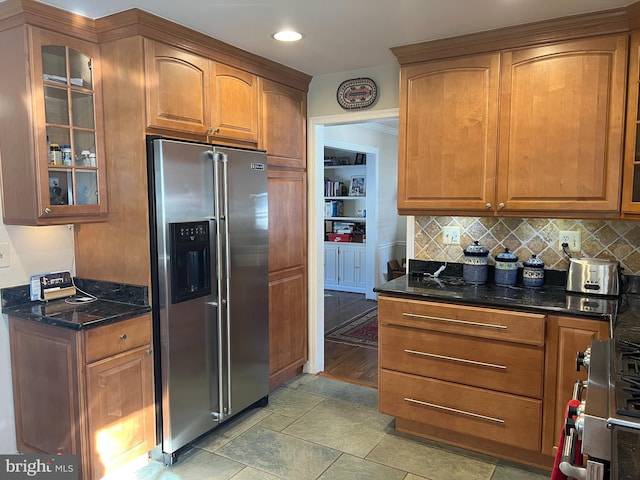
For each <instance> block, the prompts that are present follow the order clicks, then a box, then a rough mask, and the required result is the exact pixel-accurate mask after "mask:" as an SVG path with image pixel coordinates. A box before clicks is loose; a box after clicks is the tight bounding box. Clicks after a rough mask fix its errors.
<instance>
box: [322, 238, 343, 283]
mask: <svg viewBox="0 0 640 480" xmlns="http://www.w3.org/2000/svg"><path fill="white" fill-rule="evenodd" d="M338 251H339V247H338V245H335V244H326V245H325V246H324V285H325V287H326V286H327V285H337V284H338V283H339V276H338V274H339V271H340V269H339V267H338Z"/></svg>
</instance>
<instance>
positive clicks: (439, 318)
mask: <svg viewBox="0 0 640 480" xmlns="http://www.w3.org/2000/svg"><path fill="white" fill-rule="evenodd" d="M402 315H404V316H405V317H415V318H424V319H425V320H437V321H439V322H447V323H459V324H462V325H471V326H474V327H488V328H499V329H502V330H506V329H507V326H506V325H499V324H495V323H482V322H470V321H468V320H454V319H453V318H443V317H432V316H431V315H418V314H417V313H403V314H402Z"/></svg>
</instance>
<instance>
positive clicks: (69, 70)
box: [0, 25, 107, 225]
mask: <svg viewBox="0 0 640 480" xmlns="http://www.w3.org/2000/svg"><path fill="white" fill-rule="evenodd" d="M0 44H2V45H3V48H2V49H0V50H1V51H0V63H1V64H2V65H3V68H4V69H5V70H6V71H7V72H9V71H10V72H12V73H11V75H2V78H1V79H0V90H1V91H2V92H3V102H4V105H3V110H4V111H6V112H11V115H10V116H6V115H5V116H3V117H2V118H0V154H1V156H2V204H3V214H4V223H5V224H16V225H52V224H66V223H79V222H85V221H92V222H95V221H98V220H103V219H104V218H105V216H106V214H107V195H106V173H105V169H104V165H105V163H106V162H105V155H104V146H103V145H104V142H103V119H102V95H101V86H100V50H99V47H98V45H96V44H94V43H91V42H88V41H83V40H79V39H77V38H73V37H69V36H66V35H60V34H58V33H53V32H49V31H47V30H42V29H40V28H36V27H32V26H29V25H20V26H17V27H13V28H9V29H6V30H3V31H2V32H0ZM25 58H26V59H27V60H26V63H25Z"/></svg>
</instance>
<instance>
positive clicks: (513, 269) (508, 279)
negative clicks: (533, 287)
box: [494, 248, 518, 285]
mask: <svg viewBox="0 0 640 480" xmlns="http://www.w3.org/2000/svg"><path fill="white" fill-rule="evenodd" d="M517 277H518V257H516V256H515V255H514V254H513V253H511V252H510V251H509V249H508V248H505V249H504V252H501V253H499V254H498V255H496V270H495V279H494V281H495V283H496V285H515V284H516V280H517Z"/></svg>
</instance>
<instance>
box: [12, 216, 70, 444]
mask: <svg viewBox="0 0 640 480" xmlns="http://www.w3.org/2000/svg"><path fill="white" fill-rule="evenodd" d="M0 206H1V205H0ZM0 243H8V244H9V263H10V264H9V266H8V267H5V268H0V288H4V287H13V286H17V285H25V284H28V283H29V277H30V276H31V275H32V274H35V273H43V272H52V271H59V270H70V271H71V272H72V273H74V272H75V271H74V265H73V262H74V253H73V252H74V250H73V227H71V226H70V227H67V226H56V227H17V226H12V225H4V224H0ZM16 450H17V447H16V435H15V425H14V415H13V391H12V387H11V358H10V349H9V328H8V320H7V316H6V315H2V320H1V321H0V454H8V453H16Z"/></svg>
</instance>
